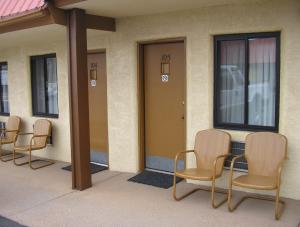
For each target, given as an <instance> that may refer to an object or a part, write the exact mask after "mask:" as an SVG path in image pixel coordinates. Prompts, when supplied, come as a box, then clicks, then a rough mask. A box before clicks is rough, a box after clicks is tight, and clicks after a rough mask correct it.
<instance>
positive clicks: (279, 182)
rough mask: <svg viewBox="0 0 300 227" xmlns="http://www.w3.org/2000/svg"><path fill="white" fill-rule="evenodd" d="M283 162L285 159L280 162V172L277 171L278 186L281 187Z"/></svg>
mask: <svg viewBox="0 0 300 227" xmlns="http://www.w3.org/2000/svg"><path fill="white" fill-rule="evenodd" d="M283 162H284V160H282V161H281V162H280V163H279V166H278V172H277V187H279V186H280V184H281V173H282V167H283Z"/></svg>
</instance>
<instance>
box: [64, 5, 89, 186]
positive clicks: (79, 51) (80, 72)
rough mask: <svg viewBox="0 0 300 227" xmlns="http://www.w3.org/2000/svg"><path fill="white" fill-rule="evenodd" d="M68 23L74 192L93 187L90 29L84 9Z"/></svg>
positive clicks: (71, 14)
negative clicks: (88, 30) (88, 67)
mask: <svg viewBox="0 0 300 227" xmlns="http://www.w3.org/2000/svg"><path fill="white" fill-rule="evenodd" d="M67 21H68V25H67V26H68V42H69V45H68V46H69V84H70V87H69V88H70V89H69V91H70V92H69V96H70V116H71V150H72V180H73V188H74V189H78V190H84V189H86V188H89V187H91V185H92V183H91V173H90V139H89V103H88V76H87V74H88V71H87V36H86V33H87V32H86V30H87V29H86V23H85V12H84V10H81V9H72V10H70V11H69V12H68V13H67Z"/></svg>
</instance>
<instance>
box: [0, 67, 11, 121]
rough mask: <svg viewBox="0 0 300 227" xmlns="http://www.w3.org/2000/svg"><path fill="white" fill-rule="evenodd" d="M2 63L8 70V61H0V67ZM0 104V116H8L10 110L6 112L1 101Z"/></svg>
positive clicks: (0, 87) (0, 91)
mask: <svg viewBox="0 0 300 227" xmlns="http://www.w3.org/2000/svg"><path fill="white" fill-rule="evenodd" d="M3 65H5V66H6V67H7V71H8V63H7V62H0V67H2V66H3ZM0 76H2V75H0ZM0 79H1V78H0ZM0 85H1V86H0V93H2V84H1V82H0ZM0 105H1V108H0V116H10V110H9V111H8V112H4V111H3V109H4V108H3V105H2V102H0ZM8 105H9V100H8Z"/></svg>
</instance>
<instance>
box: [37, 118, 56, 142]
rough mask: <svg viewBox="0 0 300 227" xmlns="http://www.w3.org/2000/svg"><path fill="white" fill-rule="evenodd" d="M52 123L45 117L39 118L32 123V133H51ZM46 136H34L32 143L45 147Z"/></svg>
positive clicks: (48, 134)
mask: <svg viewBox="0 0 300 227" xmlns="http://www.w3.org/2000/svg"><path fill="white" fill-rule="evenodd" d="M51 129H52V124H51V121H48V120H46V119H39V120H37V121H36V122H35V123H34V126H33V135H35V136H36V135H47V136H48V137H49V136H50V135H51ZM48 137H39V138H34V144H35V145H36V146H38V147H46V145H47V139H48Z"/></svg>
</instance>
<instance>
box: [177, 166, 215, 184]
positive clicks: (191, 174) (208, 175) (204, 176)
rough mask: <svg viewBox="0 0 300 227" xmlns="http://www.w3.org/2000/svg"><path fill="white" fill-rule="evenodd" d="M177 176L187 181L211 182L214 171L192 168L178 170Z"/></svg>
mask: <svg viewBox="0 0 300 227" xmlns="http://www.w3.org/2000/svg"><path fill="white" fill-rule="evenodd" d="M175 175H176V176H178V177H181V178H185V179H193V180H207V181H209V180H212V178H213V171H212V170H207V169H200V168H190V169H184V170H177V171H176V172H175Z"/></svg>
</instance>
